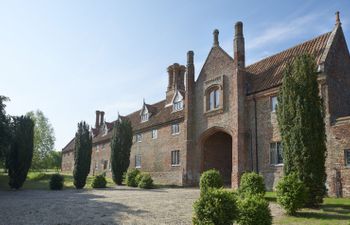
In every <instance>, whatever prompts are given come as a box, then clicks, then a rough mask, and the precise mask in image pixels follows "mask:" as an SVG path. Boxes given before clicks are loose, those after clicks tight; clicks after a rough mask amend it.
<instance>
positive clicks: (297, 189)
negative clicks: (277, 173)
mask: <svg viewBox="0 0 350 225" xmlns="http://www.w3.org/2000/svg"><path fill="white" fill-rule="evenodd" d="M276 194H277V202H278V204H280V205H281V206H282V207H283V208H284V209H285V210H286V212H287V214H289V215H294V214H295V212H296V211H297V210H298V209H300V208H302V207H303V206H304V204H305V199H306V198H307V192H306V188H305V185H304V183H303V182H302V181H301V180H299V178H298V175H297V174H296V173H291V174H289V175H288V176H284V177H283V178H282V179H281V180H280V181H279V182H278V184H277V187H276Z"/></svg>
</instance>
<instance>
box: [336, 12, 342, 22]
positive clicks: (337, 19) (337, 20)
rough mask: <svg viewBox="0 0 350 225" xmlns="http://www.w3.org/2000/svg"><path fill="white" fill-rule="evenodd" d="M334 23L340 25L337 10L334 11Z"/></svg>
mask: <svg viewBox="0 0 350 225" xmlns="http://www.w3.org/2000/svg"><path fill="white" fill-rule="evenodd" d="M335 24H336V25H341V22H340V16H339V11H337V12H335Z"/></svg>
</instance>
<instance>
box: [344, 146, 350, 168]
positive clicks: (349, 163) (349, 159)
mask: <svg viewBox="0 0 350 225" xmlns="http://www.w3.org/2000/svg"><path fill="white" fill-rule="evenodd" d="M344 165H345V167H346V168H350V149H344Z"/></svg>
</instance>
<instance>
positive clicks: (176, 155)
mask: <svg viewBox="0 0 350 225" xmlns="http://www.w3.org/2000/svg"><path fill="white" fill-rule="evenodd" d="M171 166H172V167H176V166H180V150H173V151H171Z"/></svg>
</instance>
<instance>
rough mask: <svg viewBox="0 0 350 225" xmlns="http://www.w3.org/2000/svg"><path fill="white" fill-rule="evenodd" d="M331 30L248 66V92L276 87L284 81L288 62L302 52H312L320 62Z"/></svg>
mask: <svg viewBox="0 0 350 225" xmlns="http://www.w3.org/2000/svg"><path fill="white" fill-rule="evenodd" d="M330 35H331V32H328V33H325V34H323V35H321V36H318V37H316V38H314V39H312V40H309V41H306V42H304V43H302V44H299V45H297V46H295V47H292V48H289V49H287V50H285V51H282V52H280V53H278V54H276V55H273V56H270V57H267V58H265V59H263V60H261V61H259V62H256V63H254V64H252V65H249V66H248V67H246V72H247V73H248V74H247V76H248V83H249V85H248V94H252V93H255V92H259V91H263V90H266V89H269V88H273V87H276V86H278V85H280V84H281V83H282V77H283V69H284V68H285V67H286V65H287V63H289V62H291V61H292V60H293V58H294V57H295V56H297V55H300V54H305V53H307V54H310V55H313V56H314V57H315V59H316V62H317V63H319V62H320V59H321V57H322V55H323V53H324V51H325V49H326V46H327V42H328V39H329V37H330Z"/></svg>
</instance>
